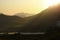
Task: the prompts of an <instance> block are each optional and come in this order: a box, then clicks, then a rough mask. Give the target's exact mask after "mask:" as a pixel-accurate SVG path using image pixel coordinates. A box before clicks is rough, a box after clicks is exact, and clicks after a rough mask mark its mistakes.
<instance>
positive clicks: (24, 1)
mask: <svg viewBox="0 0 60 40" xmlns="http://www.w3.org/2000/svg"><path fill="white" fill-rule="evenodd" d="M47 7H48V4H47V0H0V13H4V14H6V15H14V14H16V13H30V14H37V13H39V12H41V11H42V10H44V9H46V8H47Z"/></svg>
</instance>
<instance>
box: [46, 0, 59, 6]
mask: <svg viewBox="0 0 60 40" xmlns="http://www.w3.org/2000/svg"><path fill="white" fill-rule="evenodd" d="M46 2H47V5H48V6H52V5H57V4H58V3H60V0H46Z"/></svg>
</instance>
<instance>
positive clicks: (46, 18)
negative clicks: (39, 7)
mask: <svg viewBox="0 0 60 40" xmlns="http://www.w3.org/2000/svg"><path fill="white" fill-rule="evenodd" d="M59 7H60V6H59V5H57V6H52V7H49V8H47V9H46V10H44V11H42V12H41V13H39V14H37V15H35V16H33V19H32V20H30V21H29V23H28V24H26V27H25V28H24V29H23V31H26V32H39V31H42V32H46V31H47V30H49V29H51V30H54V29H57V28H60V26H58V25H57V23H58V21H60V11H59V10H60V9H59ZM31 18H32V17H31Z"/></svg>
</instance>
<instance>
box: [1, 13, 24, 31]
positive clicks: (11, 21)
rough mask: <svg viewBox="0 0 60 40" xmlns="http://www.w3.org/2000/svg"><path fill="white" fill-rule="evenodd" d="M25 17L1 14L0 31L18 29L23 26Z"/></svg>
mask: <svg viewBox="0 0 60 40" xmlns="http://www.w3.org/2000/svg"><path fill="white" fill-rule="evenodd" d="M22 22H23V18H21V17H18V16H7V15H4V14H0V31H9V30H10V31H14V29H15V31H16V28H17V27H21V26H22Z"/></svg>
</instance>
